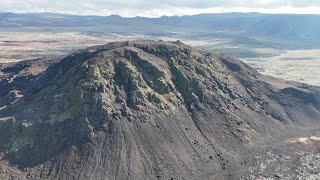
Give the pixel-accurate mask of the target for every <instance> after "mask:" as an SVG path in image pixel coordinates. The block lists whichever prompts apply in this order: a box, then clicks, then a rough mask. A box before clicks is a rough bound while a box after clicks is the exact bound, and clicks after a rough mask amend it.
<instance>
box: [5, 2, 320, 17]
mask: <svg viewBox="0 0 320 180" xmlns="http://www.w3.org/2000/svg"><path fill="white" fill-rule="evenodd" d="M319 9H320V1H317V0H311V1H308V2H302V1H294V0H277V1H276V0H266V1H248V0H238V1H235V0H226V1H222V0H215V1H210V0H205V1H201V2H198V1H195V0H188V1H173V2H171V1H168V0H163V1H152V2H145V1H142V0H136V1H134V2H132V1H121V2H120V1H115V0H107V1H102V0H91V1H88V0H80V1H75V0H69V1H61V0H56V1H52V0H44V1H40V0H26V1H19V0H1V7H0V12H13V13H42V12H51V13H63V14H72V15H99V16H109V15H120V16H122V17H136V16H140V17H161V16H175V15H176V16H183V15H195V14H203V13H231V12H243V13H251V12H252V13H254V12H256V13H265V14H320V12H319Z"/></svg>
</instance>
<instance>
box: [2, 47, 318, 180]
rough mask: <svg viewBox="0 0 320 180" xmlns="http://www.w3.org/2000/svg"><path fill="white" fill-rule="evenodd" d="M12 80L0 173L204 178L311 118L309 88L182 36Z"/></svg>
mask: <svg viewBox="0 0 320 180" xmlns="http://www.w3.org/2000/svg"><path fill="white" fill-rule="evenodd" d="M19 81H21V80H19V79H16V80H13V82H5V83H2V84H1V83H0V89H1V88H3V89H6V92H12V91H15V92H19V95H21V96H22V97H21V98H19V99H15V101H10V100H7V101H6V102H5V103H3V106H4V108H2V109H0V129H1V131H0V142H1V143H0V150H1V151H2V152H3V157H2V160H1V165H0V172H1V175H0V177H1V176H2V177H9V176H11V177H13V178H17V177H19V178H21V179H46V178H47V179H55V178H57V179H128V178H129V179H156V178H158V179H176V178H177V179H182V178H186V179H190V178H191V179H192V178H198V179H199V178H200V179H201V178H210V177H214V176H215V175H216V174H217V173H218V174H221V172H228V170H229V169H232V168H235V167H237V166H241V164H240V162H241V159H242V156H243V154H245V153H247V151H249V150H251V149H252V148H253V147H254V146H257V145H258V144H259V143H261V142H264V141H265V140H267V139H268V138H271V137H277V136H280V135H282V134H284V133H286V132H287V131H289V130H292V128H293V127H294V128H298V126H304V127H308V126H311V125H312V126H317V125H318V124H319V118H320V112H319V109H320V108H319V91H318V90H317V89H316V88H314V87H309V86H307V87H302V86H301V87H296V88H295V87H291V88H293V90H292V89H281V88H278V87H274V86H272V85H271V84H269V83H268V82H266V81H265V80H261V75H260V74H258V73H257V72H256V71H255V70H253V69H251V68H250V67H248V66H246V65H245V64H243V63H241V62H240V61H239V60H238V59H236V58H234V57H232V56H231V55H228V54H224V53H221V52H212V53H209V52H204V51H200V50H195V49H192V48H191V47H189V46H187V45H185V44H183V43H181V42H156V41H134V42H117V43H110V44H107V45H104V46H97V47H92V48H88V49H85V50H82V51H79V52H78V53H75V54H72V55H70V56H68V57H66V58H65V59H63V60H62V61H61V62H59V63H57V64H55V65H53V66H52V67H50V68H48V69H47V70H46V71H44V72H43V73H41V74H39V75H36V76H32V77H28V78H26V79H23V83H21V84H22V85H23V86H22V85H19ZM301 94H302V95H301ZM0 95H1V97H0V99H5V96H7V93H3V94H1V93H0ZM300 95H301V96H300ZM306 96H308V100H307V101H306V100H305V98H304V97H306ZM298 114H299V115H298ZM226 174H227V175H226ZM226 174H224V173H222V176H225V177H226V178H228V177H229V174H228V173H226Z"/></svg>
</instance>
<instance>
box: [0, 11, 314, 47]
mask: <svg viewBox="0 0 320 180" xmlns="http://www.w3.org/2000/svg"><path fill="white" fill-rule="evenodd" d="M19 27H33V28H34V27H37V28H69V29H70V28H75V29H76V28H78V29H79V28H82V30H84V29H86V30H89V29H91V30H92V29H99V28H102V30H109V31H117V32H132V33H138V32H140V33H141V32H144V33H148V34H151V35H153V34H156V35H157V34H163V33H164V32H217V31H223V32H228V33H233V34H246V35H247V34H250V35H255V36H264V37H267V38H268V37H269V38H281V39H291V40H312V41H319V40H320V33H319V32H320V15H297V14H260V13H222V14H199V15H193V16H181V17H179V16H171V17H168V16H162V17H159V18H146V17H134V18H125V17H121V16H118V15H111V16H77V15H68V14H57V13H26V14H15V13H0V28H19Z"/></svg>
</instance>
